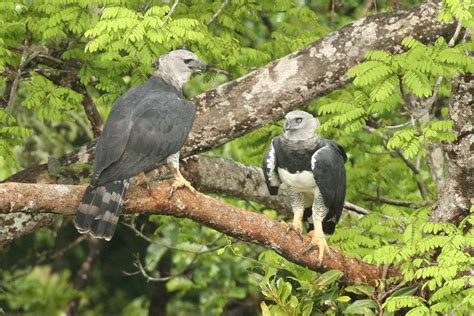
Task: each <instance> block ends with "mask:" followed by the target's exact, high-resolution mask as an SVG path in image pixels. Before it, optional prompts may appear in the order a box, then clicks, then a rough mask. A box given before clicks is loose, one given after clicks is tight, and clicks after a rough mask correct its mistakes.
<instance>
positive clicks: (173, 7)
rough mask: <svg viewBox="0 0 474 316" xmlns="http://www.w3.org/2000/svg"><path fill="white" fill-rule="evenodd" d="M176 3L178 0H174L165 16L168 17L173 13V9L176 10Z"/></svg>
mask: <svg viewBox="0 0 474 316" xmlns="http://www.w3.org/2000/svg"><path fill="white" fill-rule="evenodd" d="M178 3H179V0H175V1H174V3H173V6H172V7H171V9H170V11H169V12H168V14H167V15H166V16H168V17H170V16H171V15H172V14H173V13H174V11H175V10H176V7H177V6H178Z"/></svg>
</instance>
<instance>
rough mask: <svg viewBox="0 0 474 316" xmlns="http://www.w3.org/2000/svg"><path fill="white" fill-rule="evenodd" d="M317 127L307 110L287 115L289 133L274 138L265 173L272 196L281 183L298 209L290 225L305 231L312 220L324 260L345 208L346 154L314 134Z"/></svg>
mask: <svg viewBox="0 0 474 316" xmlns="http://www.w3.org/2000/svg"><path fill="white" fill-rule="evenodd" d="M318 126H319V121H318V120H317V119H315V118H314V117H313V116H312V115H311V114H309V113H307V112H304V111H293V112H290V113H288V114H287V115H286V116H285V127H284V128H285V133H284V134H283V135H282V136H278V137H275V138H274V139H273V140H272V142H271V144H270V147H269V148H268V151H267V154H266V155H265V158H264V161H263V172H264V175H265V180H266V183H267V187H268V190H269V192H270V194H272V195H276V194H277V193H278V188H279V187H280V185H282V187H283V186H285V187H286V189H287V192H288V196H289V199H290V203H291V207H292V210H293V223H292V224H289V226H288V229H292V230H295V231H296V232H297V233H298V234H299V235H302V232H303V220H304V219H305V220H306V219H308V220H311V219H312V222H313V225H314V230H313V232H312V239H311V244H312V247H317V248H318V250H319V260H320V261H322V258H323V256H324V252H325V250H327V251H329V247H328V245H327V242H326V238H325V235H324V234H325V233H326V234H332V233H334V230H335V227H336V224H337V222H338V221H339V218H340V217H341V212H342V208H343V206H344V197H345V194H346V170H345V167H344V162H345V161H346V160H347V156H346V153H345V152H344V150H343V149H342V147H341V146H339V145H338V144H336V143H334V142H332V141H330V140H327V139H323V138H320V137H319V136H318V135H316V134H315V129H316V127H318ZM310 216H311V217H310Z"/></svg>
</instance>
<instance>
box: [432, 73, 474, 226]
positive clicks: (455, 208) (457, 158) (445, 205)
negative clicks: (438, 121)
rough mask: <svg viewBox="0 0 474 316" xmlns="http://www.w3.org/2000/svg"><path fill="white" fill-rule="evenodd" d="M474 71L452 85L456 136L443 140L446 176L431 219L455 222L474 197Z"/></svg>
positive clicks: (451, 116) (466, 210) (463, 214)
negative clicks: (473, 154) (448, 140)
mask: <svg viewBox="0 0 474 316" xmlns="http://www.w3.org/2000/svg"><path fill="white" fill-rule="evenodd" d="M473 100H474V75H472V74H466V75H463V76H460V77H459V78H458V79H457V80H456V81H455V82H454V85H453V94H452V97H451V99H450V102H449V117H450V119H452V120H453V121H454V127H453V131H454V133H455V134H456V136H457V137H456V140H455V141H454V142H452V143H447V144H444V146H443V150H444V153H445V154H446V155H447V157H448V158H449V159H447V169H448V176H447V177H446V179H445V185H444V187H443V188H442V189H441V191H440V192H439V199H438V202H437V203H436V204H435V205H434V206H433V211H432V213H431V218H430V219H431V220H432V221H435V222H452V223H458V222H459V221H460V220H462V218H464V216H465V215H466V214H468V212H469V209H470V208H471V206H472V200H471V199H472V198H473V197H474V192H473V190H474V177H473V169H474V163H473V159H472V144H473V142H474V136H473V134H472V107H473V105H474V103H473Z"/></svg>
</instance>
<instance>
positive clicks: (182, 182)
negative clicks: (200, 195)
mask: <svg viewBox="0 0 474 316" xmlns="http://www.w3.org/2000/svg"><path fill="white" fill-rule="evenodd" d="M183 187H185V188H187V189H188V190H189V191H191V193H195V192H196V189H195V188H194V187H193V186H192V185H191V183H190V182H189V181H188V180H186V179H185V178H183V177H177V178H176V179H175V180H174V181H173V183H172V184H171V190H170V195H169V197H170V198H171V197H172V196H173V194H174V193H175V192H176V190H178V189H180V188H183Z"/></svg>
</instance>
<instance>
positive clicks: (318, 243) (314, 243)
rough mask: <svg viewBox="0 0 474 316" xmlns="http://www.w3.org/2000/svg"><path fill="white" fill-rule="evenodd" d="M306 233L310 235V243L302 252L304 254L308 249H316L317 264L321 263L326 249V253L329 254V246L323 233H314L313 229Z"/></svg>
mask: <svg viewBox="0 0 474 316" xmlns="http://www.w3.org/2000/svg"><path fill="white" fill-rule="evenodd" d="M308 235H310V236H312V237H311V245H310V246H309V247H308V248H307V249H306V250H305V251H304V253H305V254H306V253H308V252H310V251H313V250H315V249H318V254H319V256H318V260H319V264H320V265H321V264H322V263H323V258H324V254H325V253H326V251H327V253H328V254H329V255H331V249H330V248H329V246H328V244H327V242H326V238H325V237H324V235H320V234H316V233H315V232H314V231H311V232H309V233H308Z"/></svg>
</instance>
